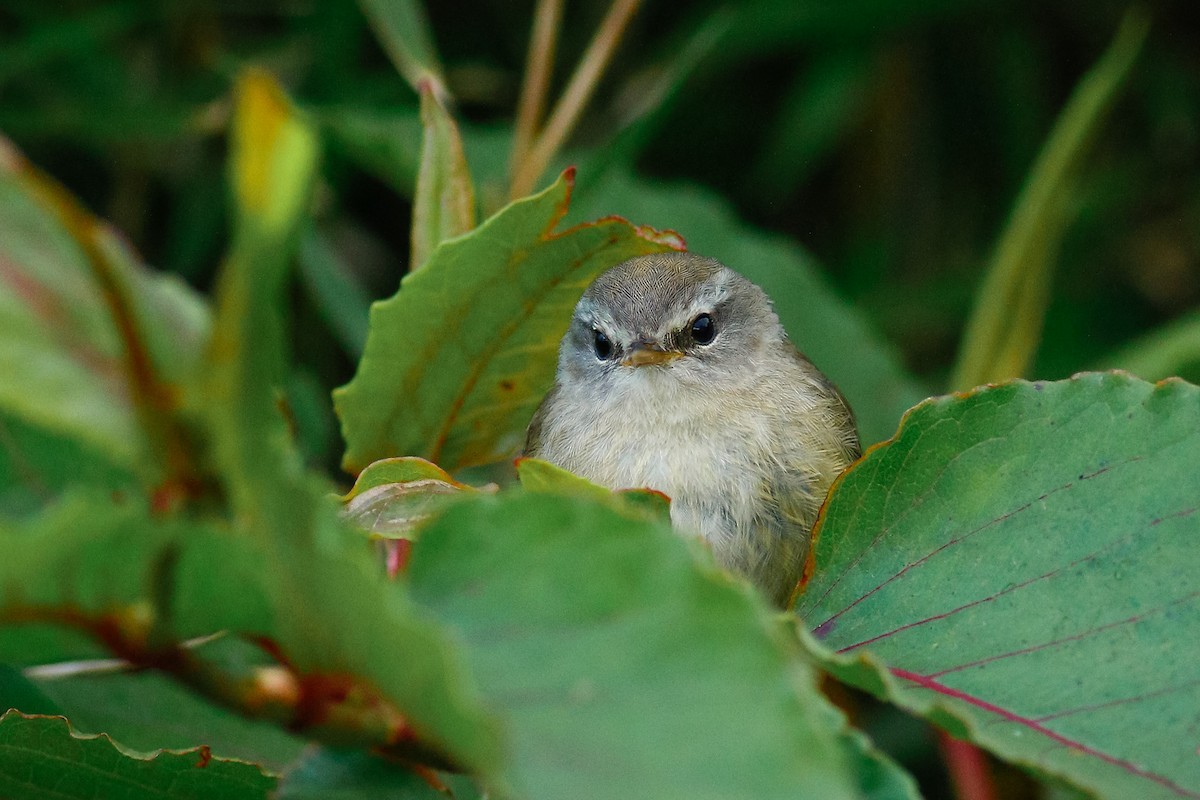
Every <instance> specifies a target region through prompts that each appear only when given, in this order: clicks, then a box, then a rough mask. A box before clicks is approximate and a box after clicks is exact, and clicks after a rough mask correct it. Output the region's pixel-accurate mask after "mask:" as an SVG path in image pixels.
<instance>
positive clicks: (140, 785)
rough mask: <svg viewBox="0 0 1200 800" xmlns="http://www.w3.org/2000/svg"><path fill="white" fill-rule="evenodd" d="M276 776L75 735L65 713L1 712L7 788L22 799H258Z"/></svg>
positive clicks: (205, 756)
mask: <svg viewBox="0 0 1200 800" xmlns="http://www.w3.org/2000/svg"><path fill="white" fill-rule="evenodd" d="M274 785H275V779H274V778H271V777H268V776H267V775H264V774H263V772H262V770H260V769H259V768H258V767H256V766H254V765H253V764H246V763H244V762H239V761H225V760H223V759H220V758H214V757H213V756H212V754H211V753H210V752H209V751H208V749H207V748H203V747H198V748H195V749H192V750H184V751H179V752H171V751H159V752H155V753H148V754H144V755H143V754H139V753H133V752H129V751H125V750H122V749H121V748H119V747H117V746H116V745H114V743H113V742H112V741H111V740H110V739H108V737H106V736H80V735H77V734H75V733H74V732H73V731H72V730H71V728H70V726H69V725H68V724H67V721H66V720H65V719H63V718H62V717H27V716H24V715H22V714H20V713H18V712H16V711H9V712H6V713H5V714H4V715H3V716H0V794H2V795H4V796H5V797H20V798H22V799H23V800H41V799H42V798H45V800H63V798H78V799H79V800H95V798H98V797H103V798H105V800H124V799H125V798H128V800H147V798H163V800H186V798H195V799H196V800H243V799H244V800H251V798H253V799H254V800H259V799H260V798H263V799H265V798H266V797H267V794H268V792H270V791H271V789H272V788H273V787H274Z"/></svg>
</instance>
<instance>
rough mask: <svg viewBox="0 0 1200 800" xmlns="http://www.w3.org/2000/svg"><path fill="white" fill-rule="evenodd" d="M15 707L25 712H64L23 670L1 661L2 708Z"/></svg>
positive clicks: (0, 706)
mask: <svg viewBox="0 0 1200 800" xmlns="http://www.w3.org/2000/svg"><path fill="white" fill-rule="evenodd" d="M14 708H15V709H17V710H18V711H21V712H23V713H25V714H62V713H63V712H62V709H61V708H59V706H58V705H57V704H55V702H54V701H53V700H52V699H51V698H49V697H47V696H46V693H45V692H43V691H42V690H41V689H39V688H38V687H37V685H36V684H34V683H33V682H32V681H30V680H29V679H28V678H26V677H25V675H24V674H23V673H22V672H21V670H19V669H17V668H16V667H13V666H9V665H8V664H4V663H0V709H2V710H5V711H8V710H10V709H14Z"/></svg>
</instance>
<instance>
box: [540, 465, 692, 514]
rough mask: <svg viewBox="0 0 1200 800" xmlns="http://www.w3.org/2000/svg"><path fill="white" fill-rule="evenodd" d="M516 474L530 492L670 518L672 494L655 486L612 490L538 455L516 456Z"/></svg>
mask: <svg viewBox="0 0 1200 800" xmlns="http://www.w3.org/2000/svg"><path fill="white" fill-rule="evenodd" d="M517 476H518V477H519V478H520V479H521V486H523V487H524V488H525V489H526V490H528V491H531V492H541V493H544V494H557V495H562V496H564V497H581V498H586V499H588V500H591V501H594V502H597V501H598V502H601V503H607V504H608V505H609V506H611V507H612V508H614V509H616V510H617V511H620V512H621V513H623V514H626V515H630V516H634V517H642V518H648V519H656V520H660V521H666V520H668V519H669V518H670V512H671V498H669V497H667V496H666V495H665V494H663V493H662V492H658V491H655V490H654V489H621V490H619V491H615V492H614V491H612V490H610V489H608V488H607V487H605V486H600V485H599V484H595V483H592V482H591V481H589V480H587V479H586V478H581V477H579V476H578V475H575V474H573V473H571V472H568V471H567V470H565V469H563V468H562V467H560V466H558V465H557V464H551V463H550V462H549V461H543V460H542V459H540V458H519V459H517Z"/></svg>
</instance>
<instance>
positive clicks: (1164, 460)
mask: <svg viewBox="0 0 1200 800" xmlns="http://www.w3.org/2000/svg"><path fill="white" fill-rule="evenodd" d="M1198 502H1200V389H1197V387H1195V386H1192V385H1190V384H1186V383H1183V382H1182V381H1168V382H1165V383H1162V384H1159V385H1156V386H1154V385H1150V384H1147V383H1144V382H1142V381H1140V380H1137V379H1134V378H1132V377H1130V376H1128V375H1124V374H1120V373H1116V374H1086V375H1082V376H1080V377H1077V378H1075V379H1072V380H1069V381H1062V382H1057V383H1033V384H1031V383H1025V382H1014V383H1010V384H1005V385H1002V386H999V387H995V388H990V389H984V390H980V391H977V392H973V393H969V394H964V395H954V396H948V397H943V398H937V399H934V400H930V401H929V402H927V403H924V404H922V405H920V406H918V407H917V408H916V409H914V410H913V411H912V412H911V413H910V414H909V416H908V417H907V418H906V420H905V423H904V425H903V426H902V428H901V430H900V432H899V434H898V435H897V437H896V438H895V439H894V440H893V441H891V442H888V443H887V444H884V445H882V446H880V447H879V448H877V449H875V450H874V451H872V452H871V453H870V454H868V456H867V457H866V458H865V459H864V460H863V461H861V462H859V463H858V464H857V465H856V466H854V467H852V468H851V469H850V470H849V471H848V472H847V473H846V474H845V475H844V476H843V477H842V479H841V481H840V483H838V484H836V485H835V488H834V489H833V491H832V493H831V495H830V499H829V501H828V504H827V506H826V509H825V512H824V516H823V519H822V521H821V522H820V523H819V528H818V531H817V535H816V542H815V545H814V549H813V555H812V558H813V573H812V578H811V581H810V582H809V584H808V586H807V588H806V590H805V592H804V594H803V595H802V596H801V598H800V600H799V603H798V605H797V609H796V610H797V613H798V614H799V615H800V617H801V618H802V619H803V620H804V621H805V623H806V625H807V626H809V627H810V628H811V629H812V630H813V631H814V632H815V635H816V637H817V638H818V639H819V640H820V642H819V644H817V645H815V646H816V647H817V649H818V650H819V651H821V652H822V653H824V654H825V657H826V666H827V667H828V668H829V669H830V670H831V671H833V672H834V673H835V674H836V675H838V676H839V677H841V678H843V679H844V680H847V681H848V682H850V683H853V684H855V685H858V686H861V687H864V688H867V689H869V690H871V691H873V692H875V693H877V694H879V695H881V696H884V697H887V698H890V699H892V700H894V701H895V702H897V703H899V704H900V705H902V706H903V707H905V708H908V709H911V710H913V711H915V712H917V713H919V714H921V715H923V716H926V717H928V718H930V719H931V720H933V721H935V722H937V723H939V724H941V725H943V726H944V727H946V728H947V729H948V730H949V731H950V732H951V733H952V734H954V735H956V736H964V737H969V738H970V739H971V740H972V741H975V742H977V743H978V744H980V745H982V746H984V747H987V748H989V749H990V750H992V751H994V752H995V753H997V754H998V755H1000V756H1001V757H1003V758H1006V759H1009V760H1012V761H1015V762H1017V763H1020V764H1024V765H1026V766H1029V767H1033V768H1035V769H1037V770H1038V771H1040V772H1043V773H1047V774H1050V775H1057V776H1060V777H1062V778H1065V779H1068V780H1070V781H1072V782H1074V783H1076V784H1077V785H1079V786H1081V787H1085V788H1087V789H1089V790H1091V791H1093V792H1096V793H1097V794H1098V795H1099V796H1101V797H1111V798H1127V797H1138V798H1146V800H1153V798H1178V797H1197V796H1200V760H1198V759H1197V758H1196V753H1195V748H1196V738H1195V722H1196V720H1197V719H1200V681H1198V680H1197V673H1196V664H1197V662H1198V661H1200V638H1197V637H1196V636H1193V635H1191V632H1193V631H1195V630H1197V629H1198V628H1200V592H1198V591H1197V590H1196V581H1195V576H1196V575H1197V574H1198V573H1200V548H1198V547H1197V544H1198V543H1200V505H1198Z"/></svg>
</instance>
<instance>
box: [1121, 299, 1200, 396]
mask: <svg viewBox="0 0 1200 800" xmlns="http://www.w3.org/2000/svg"><path fill="white" fill-rule="evenodd" d="M1101 366H1102V367H1104V368H1109V369H1113V368H1115V369H1124V370H1128V371H1129V372H1132V373H1133V374H1134V375H1137V376H1138V377H1140V378H1145V379H1146V380H1150V381H1155V380H1162V379H1163V378H1169V377H1172V376H1180V377H1184V378H1188V379H1189V380H1192V379H1193V376H1195V377H1196V379H1200V311H1193V312H1191V313H1189V314H1185V315H1184V316H1182V317H1180V318H1179V319H1176V320H1173V321H1171V322H1169V323H1167V324H1166V325H1163V326H1162V327H1161V328H1159V329H1157V330H1154V331H1151V332H1150V333H1148V334H1146V335H1145V336H1142V337H1141V338H1139V339H1135V340H1134V341H1132V342H1130V343H1129V344H1127V345H1125V346H1124V347H1122V348H1121V349H1120V350H1118V351H1117V352H1115V353H1112V354H1110V355H1109V356H1107V357H1106V358H1105V359H1104V362H1103V363H1102V364H1101Z"/></svg>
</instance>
